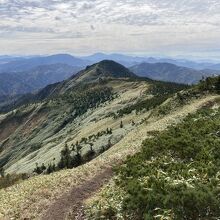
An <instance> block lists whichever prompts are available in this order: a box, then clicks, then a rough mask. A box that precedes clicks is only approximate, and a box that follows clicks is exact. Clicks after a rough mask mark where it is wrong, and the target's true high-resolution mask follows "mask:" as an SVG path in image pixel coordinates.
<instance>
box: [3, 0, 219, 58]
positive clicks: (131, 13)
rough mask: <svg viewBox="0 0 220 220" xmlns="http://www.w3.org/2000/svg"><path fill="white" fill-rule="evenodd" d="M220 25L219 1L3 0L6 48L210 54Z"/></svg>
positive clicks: (9, 50)
mask: <svg viewBox="0 0 220 220" xmlns="http://www.w3.org/2000/svg"><path fill="white" fill-rule="evenodd" d="M219 27H220V2H219V1H218V0H182V1H179V0H108V1H107V0H83V1H77V0H69V1H68V0H0V48H1V53H22V52H26V53H29V54H30V53H32V54H34V53H53V52H59V51H60V52H61V51H62V50H64V51H66V52H72V53H91V52H95V51H106V52H114V51H120V52H128V53H158V54H163V53H165V52H167V53H170V54H171V53H179V54H180V53H182V54H183V53H191V52H194V53H198V54H201V55H204V54H205V53H206V54H207V53H209V54H210V52H209V51H210V48H213V50H214V49H215V51H216V49H219V48H220V44H219V43H218V42H219V40H218V39H219V37H220V31H219ZM22 45H23V46H22ZM21 47H22V48H23V49H22V50H21V49H20V48H21ZM208 49H209V50H208ZM20 50H21V51H20ZM174 51H175V52H174ZM206 51H207V52H206ZM217 51H218V50H217ZM62 52H63V51H62ZM215 53H216V52H215Z"/></svg>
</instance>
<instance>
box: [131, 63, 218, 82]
mask: <svg viewBox="0 0 220 220" xmlns="http://www.w3.org/2000/svg"><path fill="white" fill-rule="evenodd" d="M130 69H131V71H132V72H134V73H135V74H137V75H138V76H143V77H148V78H150V79H154V80H161V81H167V82H175V83H184V84H195V83H198V82H199V81H200V80H201V79H202V78H203V77H208V76H212V75H213V73H212V71H202V70H194V69H190V68H186V67H180V66H176V65H174V64H170V63H141V64H138V65H136V66H133V67H131V68H130ZM215 73H216V72H215Z"/></svg>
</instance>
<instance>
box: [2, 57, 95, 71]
mask: <svg viewBox="0 0 220 220" xmlns="http://www.w3.org/2000/svg"><path fill="white" fill-rule="evenodd" d="M51 64H66V65H69V66H74V67H85V66H87V65H88V64H91V62H90V61H86V60H82V59H80V58H76V57H74V56H71V55H68V54H56V55H52V56H46V57H31V58H21V59H17V60H11V59H9V60H8V62H6V61H5V63H4V64H1V65H0V73H1V72H22V71H27V70H30V69H33V68H35V67H38V66H43V65H51Z"/></svg>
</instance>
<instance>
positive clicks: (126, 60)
mask: <svg viewBox="0 0 220 220" xmlns="http://www.w3.org/2000/svg"><path fill="white" fill-rule="evenodd" d="M81 59H84V60H88V61H91V62H100V61H102V60H114V61H116V62H118V63H120V64H122V65H124V66H126V67H131V66H133V65H136V64H140V63H143V62H145V63H171V64H175V65H177V66H183V67H188V68H193V69H197V70H203V69H213V70H220V64H215V63H211V62H201V61H199V62H195V61H191V60H187V59H170V58H154V57H140V56H128V55H123V54H117V53H113V54H104V53H96V54H93V55H91V56H85V57H81Z"/></svg>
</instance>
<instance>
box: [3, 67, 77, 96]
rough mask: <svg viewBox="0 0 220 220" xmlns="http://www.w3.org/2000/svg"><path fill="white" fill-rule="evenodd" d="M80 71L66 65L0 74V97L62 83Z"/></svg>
mask: <svg viewBox="0 0 220 220" xmlns="http://www.w3.org/2000/svg"><path fill="white" fill-rule="evenodd" d="M79 70H81V68H80V67H74V66H69V65H67V64H51V65H43V66H37V67H35V68H33V69H30V70H27V71H24V72H9V73H0V97H3V96H13V95H20V94H25V93H31V92H34V91H37V90H39V89H41V88H43V87H45V86H47V85H49V84H52V83H56V82H59V81H62V80H64V79H67V78H69V77H70V76H72V75H73V74H75V73H77V72H78V71H79Z"/></svg>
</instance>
